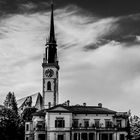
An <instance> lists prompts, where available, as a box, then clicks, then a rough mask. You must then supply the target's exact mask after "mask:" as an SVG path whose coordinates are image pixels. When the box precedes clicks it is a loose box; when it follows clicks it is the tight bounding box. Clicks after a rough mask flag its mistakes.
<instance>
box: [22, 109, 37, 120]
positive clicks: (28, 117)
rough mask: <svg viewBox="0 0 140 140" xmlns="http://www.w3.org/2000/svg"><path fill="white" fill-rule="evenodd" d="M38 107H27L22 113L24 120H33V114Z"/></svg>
mask: <svg viewBox="0 0 140 140" xmlns="http://www.w3.org/2000/svg"><path fill="white" fill-rule="evenodd" d="M36 111H37V109H36V108H35V107H28V108H25V109H24V111H23V113H22V119H23V120H24V121H31V120H32V114H33V113H35V112H36Z"/></svg>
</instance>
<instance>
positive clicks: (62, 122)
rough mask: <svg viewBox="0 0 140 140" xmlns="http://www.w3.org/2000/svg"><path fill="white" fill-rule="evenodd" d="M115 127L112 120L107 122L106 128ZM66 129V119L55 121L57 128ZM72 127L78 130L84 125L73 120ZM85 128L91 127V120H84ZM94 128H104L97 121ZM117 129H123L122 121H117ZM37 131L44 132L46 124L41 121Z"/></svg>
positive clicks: (27, 126)
mask: <svg viewBox="0 0 140 140" xmlns="http://www.w3.org/2000/svg"><path fill="white" fill-rule="evenodd" d="M112 126H113V124H112V122H111V121H110V120H105V127H107V128H111V127H112ZM64 127H65V120H64V118H56V120H55V128H64ZM72 127H74V128H77V127H82V124H81V123H79V120H78V119H74V120H73V124H72ZM84 127H85V128H87V127H89V120H87V119H85V120H84ZM92 127H96V128H98V127H102V126H101V123H100V120H99V119H95V123H94V124H93V125H92ZM117 127H121V120H117ZM36 129H37V130H44V129H45V123H44V122H42V121H40V122H38V123H37V125H36ZM26 131H29V124H26Z"/></svg>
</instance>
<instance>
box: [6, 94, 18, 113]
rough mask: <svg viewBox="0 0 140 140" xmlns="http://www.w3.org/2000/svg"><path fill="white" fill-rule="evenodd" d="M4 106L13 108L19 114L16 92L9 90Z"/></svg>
mask: <svg viewBox="0 0 140 140" xmlns="http://www.w3.org/2000/svg"><path fill="white" fill-rule="evenodd" d="M4 106H5V107H7V108H10V109H12V110H13V111H15V113H16V114H17V115H18V107H17V102H16V98H15V95H14V92H13V93H11V92H9V93H8V94H7V96H6V99H5V101H4Z"/></svg>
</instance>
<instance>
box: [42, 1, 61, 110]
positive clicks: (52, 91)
mask: <svg viewBox="0 0 140 140" xmlns="http://www.w3.org/2000/svg"><path fill="white" fill-rule="evenodd" d="M42 67H43V108H45V109H46V108H49V107H50V106H51V107H52V106H55V105H57V104H58V71H59V65H58V59H57V43H56V39H55V29H54V16H53V2H52V3H51V20H50V34H49V39H48V40H47V43H46V48H45V54H44V58H43V63H42Z"/></svg>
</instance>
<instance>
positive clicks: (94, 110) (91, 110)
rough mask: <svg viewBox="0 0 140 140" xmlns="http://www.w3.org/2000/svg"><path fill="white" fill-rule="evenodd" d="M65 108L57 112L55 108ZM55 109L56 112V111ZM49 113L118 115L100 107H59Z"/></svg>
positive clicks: (51, 109) (49, 110)
mask: <svg viewBox="0 0 140 140" xmlns="http://www.w3.org/2000/svg"><path fill="white" fill-rule="evenodd" d="M57 107H63V108H65V109H66V110H60V109H59V110H57V109H55V108H57ZM54 109H55V110H54ZM47 111H48V112H71V113H73V114H116V113H117V112H116V111H114V110H110V109H108V108H104V107H99V106H63V105H57V106H54V107H52V108H50V109H48V110H47Z"/></svg>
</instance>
